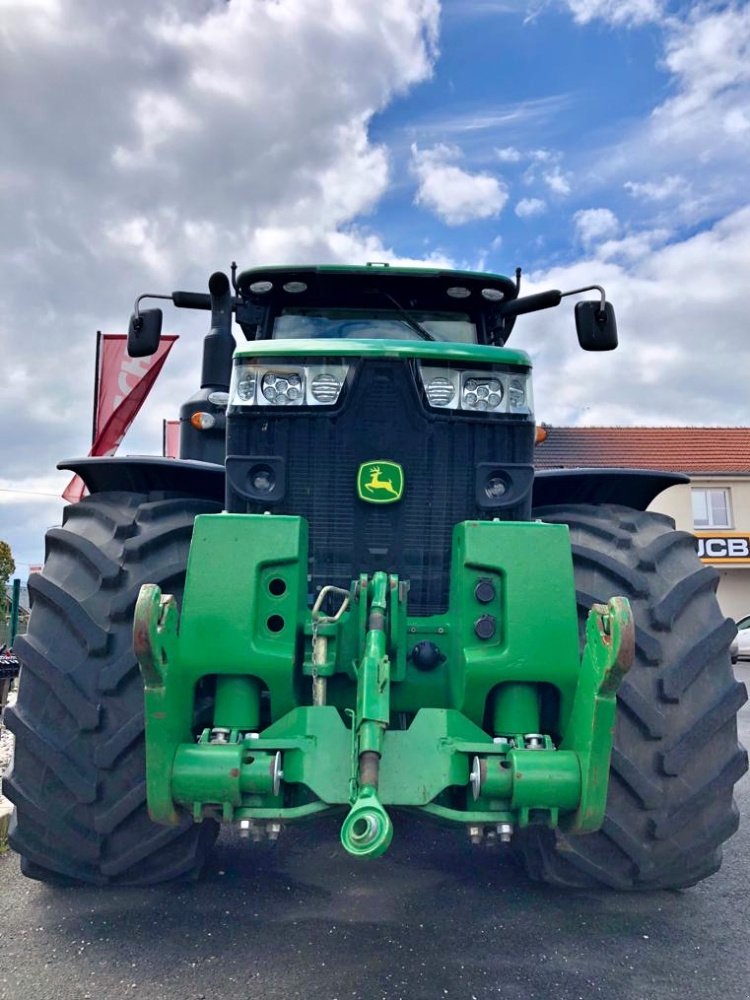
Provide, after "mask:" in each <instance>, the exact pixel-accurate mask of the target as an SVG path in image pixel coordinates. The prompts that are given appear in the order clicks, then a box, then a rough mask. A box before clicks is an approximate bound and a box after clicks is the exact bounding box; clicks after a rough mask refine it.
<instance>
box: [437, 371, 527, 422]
mask: <svg viewBox="0 0 750 1000" xmlns="http://www.w3.org/2000/svg"><path fill="white" fill-rule="evenodd" d="M419 376H420V378H421V380H422V385H423V386H424V392H425V396H426V397H427V402H428V404H429V405H430V406H431V407H434V408H435V409H440V410H466V411H468V412H470V413H516V414H529V415H530V414H531V413H532V412H533V405H532V401H531V376H530V375H526V374H517V373H515V372H513V373H511V372H503V371H493V370H485V371H480V372H478V371H468V372H462V371H458V370H457V369H455V368H438V367H436V366H433V365H424V364H420V365H419Z"/></svg>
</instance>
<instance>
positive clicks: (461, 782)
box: [134, 345, 633, 856]
mask: <svg viewBox="0 0 750 1000" xmlns="http://www.w3.org/2000/svg"><path fill="white" fill-rule="evenodd" d="M410 346H412V347H413V345H410ZM307 557H308V553H307V525H306V523H305V521H304V520H303V519H301V518H298V517H285V516H268V515H242V514H218V515H202V516H199V517H198V518H197V519H196V522H195V529H194V535H193V542H192V545H191V550H190V557H189V562H188V568H187V578H186V584H185V591H184V598H183V602H182V610H181V612H178V609H177V606H176V603H175V601H174V599H173V598H172V597H169V596H165V595H162V594H161V591H160V590H159V588H158V587H157V586H155V585H148V586H146V587H144V588H143V589H142V591H141V595H140V597H139V601H138V605H137V609H136V618H135V629H134V646H135V650H136V654H137V656H138V659H139V662H140V666H141V670H142V673H143V677H144V681H145V699H146V756H147V789H148V804H149V811H150V814H151V816H152V818H153V819H154V820H156V821H158V822H162V823H176V822H178V820H179V813H180V811H181V810H188V811H189V812H190V813H191V814H192V815H193V817H194V819H195V820H197V821H200V820H201V819H203V818H205V817H207V816H219V817H220V818H221V819H223V820H224V821H227V822H230V821H236V820H249V821H253V822H268V821H274V822H291V821H294V820H298V819H303V818H305V817H306V816H309V815H313V814H314V813H316V812H320V811H322V810H324V809H336V808H341V807H348V813H347V814H346V817H345V819H344V822H343V825H342V830H341V839H342V843H343V844H344V846H345V848H346V849H347V850H348V851H349V852H350V853H352V854H354V855H356V856H375V855H377V854H380V853H382V851H384V850H385V849H386V848H387V846H388V844H389V843H390V839H391V836H392V833H393V827H392V823H391V818H390V815H389V814H388V812H387V811H386V808H385V807H386V806H398V807H401V806H404V807H414V808H419V809H422V810H423V811H425V812H427V813H430V814H432V815H435V816H438V817H440V818H443V819H447V820H451V821H455V822H462V823H468V824H474V825H476V824H488V825H489V826H491V827H492V826H494V827H497V828H498V829H499V828H500V826H499V825H500V824H514V825H518V826H521V827H523V826H525V825H528V824H529V823H545V824H547V825H549V826H556V825H558V824H559V825H561V826H564V827H565V828H566V829H567V830H568V831H569V832H572V833H576V832H586V831H588V830H592V829H596V828H597V827H598V826H599V825H600V823H601V820H602V817H603V813H604V805H605V801H606V794H607V785H608V772H609V758H610V753H611V745H612V730H613V725H614V713H615V695H616V690H617V687H618V685H619V683H620V681H621V679H622V677H623V675H624V673H625V671H626V670H627V667H628V666H629V663H630V662H631V660H632V652H633V625H632V619H631V616H630V609H629V606H628V604H627V601H625V600H624V599H621V598H615V599H613V600H612V601H610V603H609V605H608V606H597V607H595V608H594V609H593V610H592V612H591V614H590V617H589V622H588V626H587V635H586V644H585V649H584V652H583V656H582V657H581V655H580V654H579V638H578V625H577V615H576V606H575V590H574V583H573V570H572V561H571V555H570V542H569V537H568V529H567V527H565V526H564V525H553V524H543V523H540V522H530V523H527V522H484V521H482V522H479V521H467V522H464V523H462V524H458V525H456V527H455V529H454V533H453V543H452V571H451V589H450V601H449V608H448V611H447V613H446V614H444V615H435V616H432V617H428V618H417V617H411V616H410V615H409V612H408V585H407V583H406V582H403V581H399V580H398V579H397V578H396V577H394V576H392V575H388V574H386V573H384V572H377V573H374V574H373V576H372V577H371V578H369V579H368V578H367V577H361V578H360V579H359V580H357V581H354V582H353V583H352V587H351V591H350V593H349V595H348V597H347V603H346V605H345V606H343V605H342V608H340V610H339V613H338V614H337V615H334V616H332V617H331V616H329V617H325V616H324V615H323V614H322V612H321V611H320V609H319V608H313V609H312V610H311V609H310V608H309V606H308V595H307ZM480 584H481V588H480V587H479V585H480ZM478 588H479V589H478ZM488 594H489V599H488ZM480 598H481V599H480ZM419 642H429V643H432V644H433V645H434V647H436V649H437V650H438V654H437V655H436V657H435V662H434V663H433V664H432V665H431V668H430V669H425V665H424V664H421V669H420V665H418V664H417V663H415V662H414V660H413V659H412V658H411V656H410V652H411V650H412V649H413V648H414V646H415V645H416V644H417V643H419ZM206 692H208V693H210V694H212V696H213V719H212V720H211V724H210V725H205V724H202V725H198V726H196V717H195V710H196V701H197V696H198V695H199V694H202V693H206Z"/></svg>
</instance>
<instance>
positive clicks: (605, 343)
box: [575, 299, 617, 351]
mask: <svg viewBox="0 0 750 1000" xmlns="http://www.w3.org/2000/svg"><path fill="white" fill-rule="evenodd" d="M575 313H576V332H577V334H578V343H579V344H580V345H581V347H582V348H583V349H584V351H614V349H615V348H616V347H617V320H616V319H615V310H614V308H613V307H612V303H611V302H605V303H604V308H603V309H602V304H601V302H598V301H596V300H595V299H589V300H588V301H586V302H576V309H575Z"/></svg>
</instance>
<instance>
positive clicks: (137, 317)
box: [133, 292, 172, 329]
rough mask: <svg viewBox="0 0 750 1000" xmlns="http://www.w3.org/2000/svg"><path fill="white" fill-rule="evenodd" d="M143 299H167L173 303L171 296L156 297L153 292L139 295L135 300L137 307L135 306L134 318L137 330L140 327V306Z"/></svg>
mask: <svg viewBox="0 0 750 1000" xmlns="http://www.w3.org/2000/svg"><path fill="white" fill-rule="evenodd" d="M143 299H167V300H168V301H169V302H171V301H172V296H171V295H155V294H154V293H153V292H144V293H143V295H139V296H138V298H137V299H136V300H135V305H134V306H133V316H134V317H135V322H136V329H138V328H139V327H140V323H141V314H140V311H139V309H138V306H139V305H140V304H141V301H142V300H143Z"/></svg>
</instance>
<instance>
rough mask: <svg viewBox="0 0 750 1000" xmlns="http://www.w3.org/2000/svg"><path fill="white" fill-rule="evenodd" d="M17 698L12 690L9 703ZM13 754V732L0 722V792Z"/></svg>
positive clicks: (12, 702) (11, 703)
mask: <svg viewBox="0 0 750 1000" xmlns="http://www.w3.org/2000/svg"><path fill="white" fill-rule="evenodd" d="M15 700H16V694H15V691H11V693H10V695H9V697H8V704H9V705H13V704H14V703H15ZM12 756H13V734H12V733H11V732H10V731H9V730H7V729H6V728H5V726H4V725H1V724H0V793H1V792H2V787H3V785H2V782H3V775H4V774H5V772H6V771H7V770H8V766H9V764H10V758H11V757H12Z"/></svg>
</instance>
